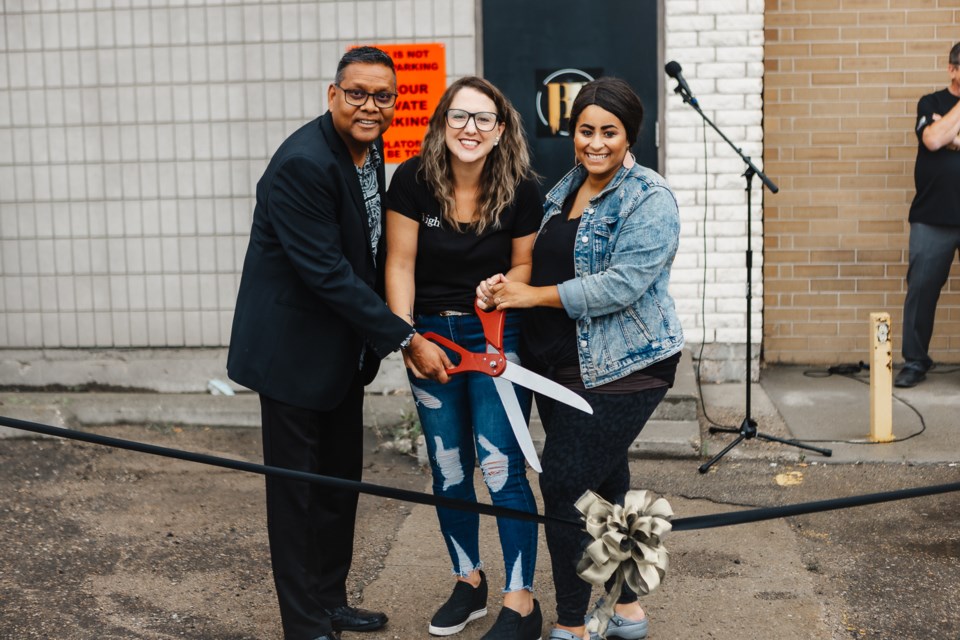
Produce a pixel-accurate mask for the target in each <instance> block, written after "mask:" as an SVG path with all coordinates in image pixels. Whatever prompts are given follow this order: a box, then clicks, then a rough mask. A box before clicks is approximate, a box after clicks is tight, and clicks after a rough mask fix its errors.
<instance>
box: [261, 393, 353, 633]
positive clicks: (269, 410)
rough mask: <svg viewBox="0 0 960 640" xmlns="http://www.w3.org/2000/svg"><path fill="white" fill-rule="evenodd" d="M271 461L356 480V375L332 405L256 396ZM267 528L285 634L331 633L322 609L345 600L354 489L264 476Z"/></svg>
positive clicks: (266, 457)
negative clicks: (303, 404)
mask: <svg viewBox="0 0 960 640" xmlns="http://www.w3.org/2000/svg"><path fill="white" fill-rule="evenodd" d="M260 410H261V418H262V423H263V459H264V463H265V464H267V465H269V466H276V467H284V468H287V469H295V470H298V471H307V472H310V473H318V474H320V475H325V476H333V477H337V478H345V479H349V480H360V477H361V474H362V469H363V385H362V383H361V381H360V377H359V375H358V376H357V377H356V379H355V380H354V381H353V383H352V384H351V386H350V389H349V391H348V392H347V395H346V397H345V398H344V399H343V401H342V402H341V403H340V405H339V406H337V407H335V408H333V409H331V410H330V411H313V410H310V409H303V408H300V407H294V406H292V405H289V404H284V403H282V402H278V401H276V400H273V399H271V398H268V397H266V396H263V395H261V396H260ZM266 484H267V533H268V535H269V538H270V559H271V563H272V565H273V579H274V583H275V585H276V589H277V598H278V600H279V603H280V618H281V620H282V622H283V633H284V638H285V640H312V639H313V638H316V637H318V636H321V635H324V634H327V633H330V631H331V626H330V619H329V617H328V616H327V615H326V614H325V613H324V612H323V611H322V609H324V608H333V607H337V606H340V605H343V604H347V590H346V580H347V573H349V571H350V563H351V561H352V559H353V532H354V524H355V522H356V515H357V498H358V494H357V493H355V492H350V491H340V490H336V489H328V488H326V487H321V486H319V485H316V484H311V483H308V482H300V481H296V480H288V479H285V478H276V477H272V476H267V479H266Z"/></svg>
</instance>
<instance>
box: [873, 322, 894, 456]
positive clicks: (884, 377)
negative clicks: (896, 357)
mask: <svg viewBox="0 0 960 640" xmlns="http://www.w3.org/2000/svg"><path fill="white" fill-rule="evenodd" d="M870 440H872V441H874V442H890V441H891V440H893V343H892V341H891V340H890V314H889V313H871V314H870Z"/></svg>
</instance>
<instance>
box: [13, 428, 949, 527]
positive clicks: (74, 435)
mask: <svg viewBox="0 0 960 640" xmlns="http://www.w3.org/2000/svg"><path fill="white" fill-rule="evenodd" d="M0 426H6V427H12V428H14V429H19V430H21V431H29V432H32V433H39V434H43V435H49V436H54V437H57V438H68V439H70V440H79V441H81V442H89V443H91V444H98V445H103V446H108V447H114V448H117V449H126V450H129V451H137V452H140V453H148V454H151V455H158V456H163V457H166V458H175V459H178V460H186V461H188V462H197V463H199V464H207V465H211V466H215V467H223V468H227V469H235V470H237V471H247V472H249V473H257V474H260V475H272V476H278V477H282V478H288V479H291V480H300V481H303V482H310V483H313V484H318V485H321V486H326V487H331V488H336V489H341V490H344V491H355V492H357V493H366V494H369V495H374V496H380V497H383V498H393V499H396V500H403V501H405V502H413V503H416V504H425V505H432V506H441V507H447V508H450V509H458V510H460V511H469V512H473V513H479V514H483V515H489V516H495V517H507V518H514V519H517V520H525V521H528V522H536V523H537V524H545V523H547V522H554V523H557V524H562V525H565V526H573V527H577V528H582V527H583V524H582V523H581V522H580V521H574V520H566V519H563V518H554V517H547V516H543V515H540V514H539V513H528V512H526V511H518V510H516V509H506V508H504V507H497V506H493V505H489V504H483V503H474V502H466V501H463V500H454V499H452V498H444V497H442V496H435V495H430V494H426V493H419V492H416V491H408V490H406V489H395V488H393V487H384V486H382V485H377V484H371V483H368V482H357V481H354V480H344V479H342V478H331V477H329V476H321V475H318V474H313V473H306V472H304V471H293V470H291V469H282V468H279V467H270V466H267V465H262V464H256V463H253V462H244V461H242V460H231V459H230V458H220V457H217V456H211V455H207V454H203V453H194V452H191V451H182V450H180V449H171V448H169V447H160V446H157V445H152V444H146V443H143V442H135V441H132V440H123V439H120V438H112V437H109V436H101V435H97V434H93V433H86V432H84V431H76V430H74V429H64V428H62V427H51V426H49V425H45V424H39V423H36V422H27V421H25V420H17V419H15V418H6V417H2V416H0ZM952 491H960V482H958V483H953V484H944V485H933V486H928V487H916V488H913V489H902V490H900V491H889V492H886V493H872V494H867V495H860V496H851V497H848V498H835V499H832V500H821V501H817V502H804V503H800V504H793V505H785V506H782V507H767V508H762V509H750V510H747V511H736V512H732V513H718V514H711V515H704V516H694V517H690V518H678V519H676V520H673V521H672V525H673V530H674V531H693V530H696V529H710V528H714V527H726V526H731V525H735V524H746V523H748V522H760V521H762V520H774V519H777V518H785V517H790V516H798V515H804V514H809V513H818V512H821V511H832V510H836V509H846V508H850V507H861V506H866V505H870V504H877V503H880V502H891V501H894V500H904V499H907V498H918V497H921V496H932V495H938V494H942V493H949V492H952Z"/></svg>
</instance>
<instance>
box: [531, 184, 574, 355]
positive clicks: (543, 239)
mask: <svg viewBox="0 0 960 640" xmlns="http://www.w3.org/2000/svg"><path fill="white" fill-rule="evenodd" d="M572 206H573V195H571V197H569V198H567V200H566V201H565V202H564V203H563V209H562V211H561V213H560V214H558V215H555V216H553V217H552V218H550V219H549V220H547V223H546V224H545V225H544V227H543V230H541V231H540V235H539V236H537V243H536V244H535V245H533V270H532V271H531V273H530V285H531V286H534V287H549V286H551V285H555V284H557V283H560V282H566V281H567V280H572V279H573V278H575V277H576V275H577V274H576V271H575V269H574V267H573V247H574V245H575V244H576V238H577V229H578V228H579V227H580V218H574V219H573V220H568V219H567V217H568V216H569V214H570V208H571V207H572ZM523 340H524V346H525V348H526V350H527V351H528V352H529V355H531V356H533V357H534V359H535V360H537V361H538V362H539V363H540V364H541V365H542V366H546V367H562V366H574V365H575V366H577V368H578V369H579V367H580V357H579V355H577V323H576V321H575V320H574V319H573V318H571V317H570V316H568V315H567V312H566V311H565V310H564V309H555V308H553V307H534V308H532V309H529V310H527V312H526V314H524V318H523ZM526 360H527V358H524V361H525V362H526Z"/></svg>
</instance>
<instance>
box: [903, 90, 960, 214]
mask: <svg viewBox="0 0 960 640" xmlns="http://www.w3.org/2000/svg"><path fill="white" fill-rule="evenodd" d="M958 99H960V98H957V96H955V95H953V94H952V93H950V92H949V91H948V90H946V89H943V90H941V91H937V92H935V93H930V94H927V95H925V96H923V97H922V98H920V102H918V103H917V125H916V133H917V139H918V140H919V142H920V146H919V148H918V150H917V163H916V165H915V166H914V169H913V179H914V182H915V183H916V187H917V194H916V195H915V196H914V198H913V204H911V205H910V222H922V223H924V224H936V225H944V226H951V227H956V226H960V152H957V151H951V150H950V149H947V148H945V147H944V148H942V149H940V150H939V151H930V150H929V149H927V148H926V147H925V146H924V144H923V130H924V129H926V128H927V127H928V126H929V125H930V124H931V123H932V122H933V114H935V113H936V114H939V115H941V116H942V115H945V114H946V113H947V112H948V111H950V109H952V108H953V106H954V105H955V104H957V100H958Z"/></svg>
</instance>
